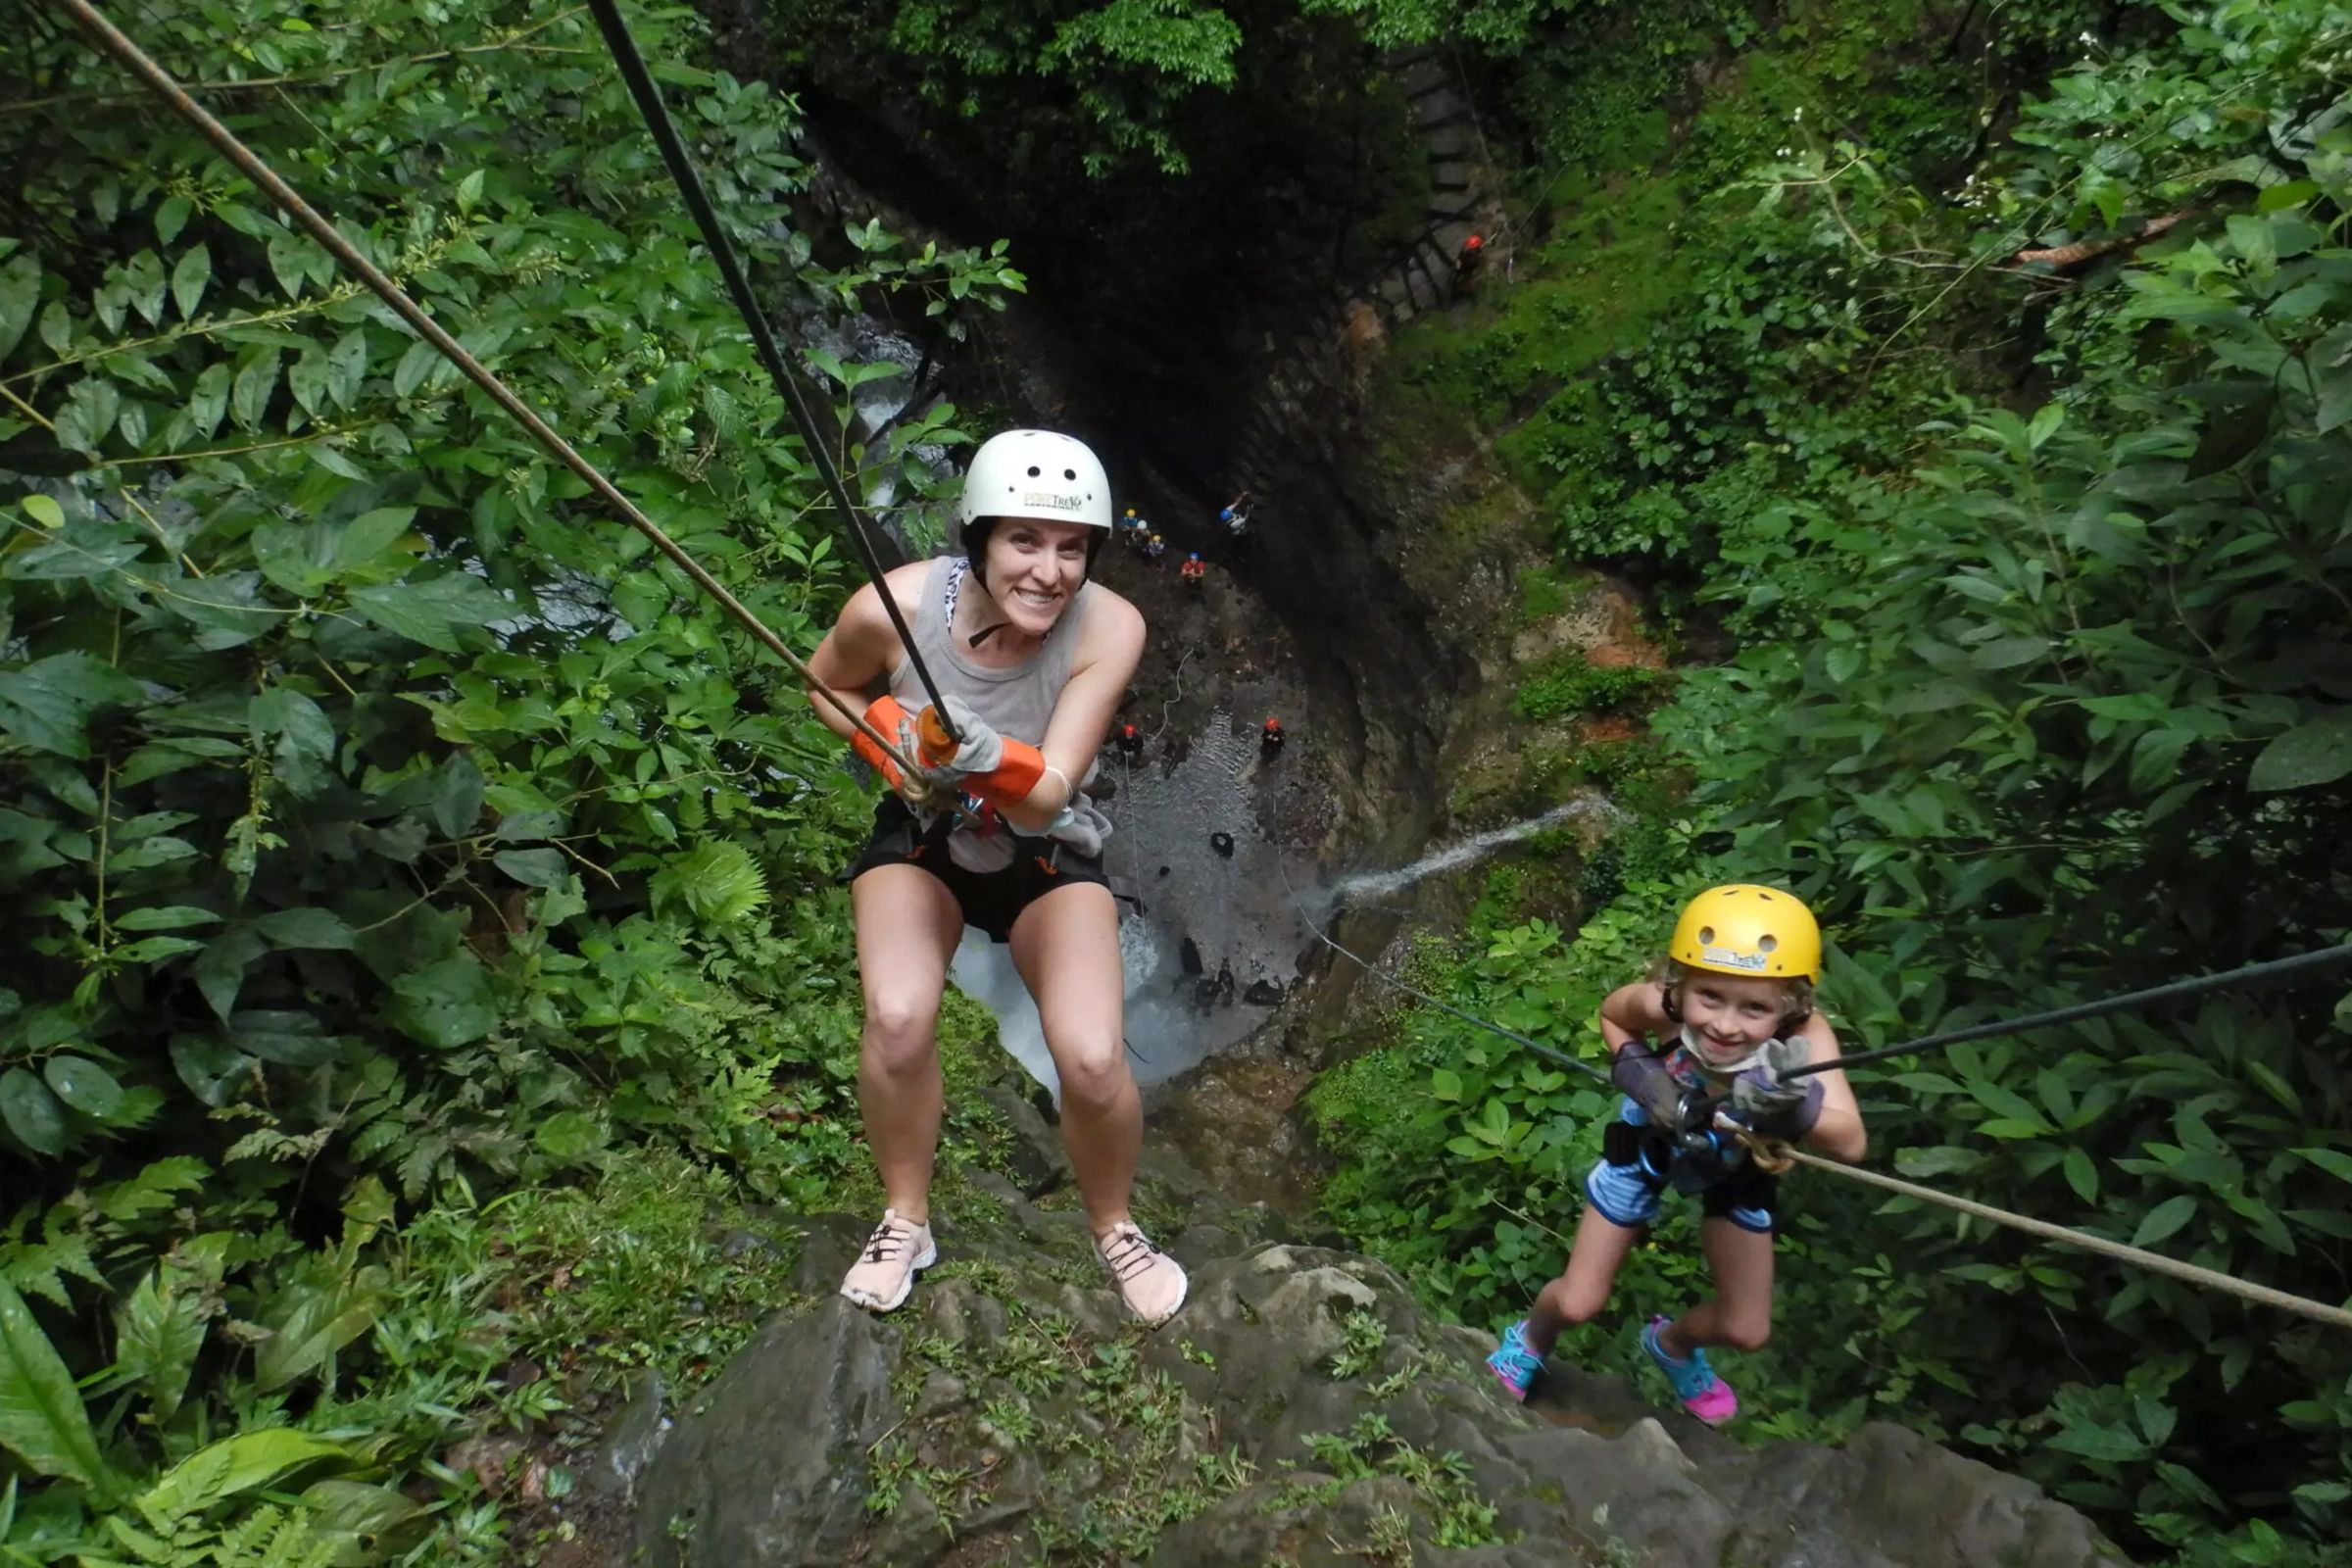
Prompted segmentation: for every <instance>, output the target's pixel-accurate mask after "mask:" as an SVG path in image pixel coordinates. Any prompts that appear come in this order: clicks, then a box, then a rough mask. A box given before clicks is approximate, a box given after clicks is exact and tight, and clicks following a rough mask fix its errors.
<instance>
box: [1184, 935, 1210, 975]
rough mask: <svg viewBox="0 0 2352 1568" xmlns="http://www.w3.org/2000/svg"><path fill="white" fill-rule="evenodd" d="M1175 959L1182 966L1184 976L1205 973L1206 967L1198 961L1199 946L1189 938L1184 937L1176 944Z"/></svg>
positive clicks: (1199, 957) (1199, 954) (1199, 959)
mask: <svg viewBox="0 0 2352 1568" xmlns="http://www.w3.org/2000/svg"><path fill="white" fill-rule="evenodd" d="M1176 957H1177V961H1178V962H1179V963H1181V964H1183V965H1184V972H1185V973H1186V974H1189V975H1198V974H1204V973H1206V972H1207V965H1206V964H1204V963H1202V962H1201V944H1200V943H1198V942H1195V941H1194V940H1193V939H1192V938H1191V937H1186V938H1185V939H1184V940H1183V941H1182V942H1181V943H1178V944H1177V947H1176Z"/></svg>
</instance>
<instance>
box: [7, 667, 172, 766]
mask: <svg viewBox="0 0 2352 1568" xmlns="http://www.w3.org/2000/svg"><path fill="white" fill-rule="evenodd" d="M141 696H142V693H141V692H140V690H139V684H138V682H136V681H134V680H132V679H131V678H130V677H129V676H127V675H125V674H123V672H122V671H121V670H118V669H116V668H115V667H114V666H113V665H112V664H109V663H107V662H105V661H103V660H100V659H96V658H93V657H92V656H90V655H88V654H52V655H51V656H50V657H48V658H47V659H42V660H36V661H35V662H32V663H29V664H25V665H24V666H23V667H21V668H18V669H12V670H6V671H0V730H5V731H7V732H8V733H10V734H12V735H14V736H15V737H16V738H17V739H18V740H19V741H21V742H23V743H24V744H25V745H26V746H29V747H31V748H32V749H33V750H35V751H42V752H54V753H56V754H57V755H59V756H61V757H72V758H77V759H78V758H85V757H87V756H89V755H90V749H89V741H88V738H87V736H86V735H85V733H84V726H85V724H86V722H87V720H88V718H89V716H90V714H91V713H93V712H95V711H98V710H99V709H101V708H105V707H107V706H109V705H113V704H123V703H135V702H138V701H139V700H140V698H141Z"/></svg>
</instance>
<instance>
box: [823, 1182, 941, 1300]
mask: <svg viewBox="0 0 2352 1568" xmlns="http://www.w3.org/2000/svg"><path fill="white" fill-rule="evenodd" d="M938 1261H939V1249H938V1248H936V1247H934V1246H932V1245H931V1227H930V1226H928V1225H917V1224H915V1223H913V1222H912V1221H910V1220H904V1219H901V1218H899V1211H898V1210H897V1209H895V1208H886V1209H884V1210H883V1211H882V1223H881V1224H879V1225H877V1226H875V1227H874V1234H873V1235H871V1236H869V1237H867V1238H866V1239H865V1250H863V1251H862V1252H859V1253H858V1261H857V1262H856V1263H855V1264H853V1265H851V1268H850V1271H849V1273H847V1274H845V1275H843V1276H842V1281H841V1294H842V1295H844V1296H846V1297H848V1298H849V1299H851V1300H853V1301H855V1302H857V1303H858V1305H859V1306H862V1307H864V1308H865V1309H866V1310H867V1311H869V1312H890V1311H895V1310H897V1309H898V1307H899V1306H900V1305H902V1304H903V1303H904V1302H905V1301H906V1299H907V1292H909V1291H911V1290H913V1289H914V1275H915V1271H916V1270H917V1269H926V1268H929V1267H930V1266H931V1265H932V1264H934V1263H936V1262H938Z"/></svg>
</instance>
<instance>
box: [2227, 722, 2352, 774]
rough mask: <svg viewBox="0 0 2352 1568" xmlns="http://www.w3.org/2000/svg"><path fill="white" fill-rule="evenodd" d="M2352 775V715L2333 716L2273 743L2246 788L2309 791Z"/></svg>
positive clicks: (2259, 759)
mask: <svg viewBox="0 0 2352 1568" xmlns="http://www.w3.org/2000/svg"><path fill="white" fill-rule="evenodd" d="M2347 773H2352V712H2348V713H2329V714H2327V715H2326V716H2324V717H2321V718H2315V719H2312V720H2310V721H2309V722H2307V723H2303V724H2298V725H2296V726H2295V727H2294V728H2293V729H2290V730H2288V731H2287V732H2286V733H2285V734H2283V735H2281V736H2279V737H2278V739H2276V740H2274V741H2272V742H2271V743H2270V744H2269V745H2268V746H2265V747H2264V748H2263V749H2262V752H2261V755H2259V756H2258V757H2256V758H2255V759H2254V770H2253V771H2252V772H2251V773H2250V774H2248V775H2247V778H2246V787H2247V788H2248V789H2256V790H2307V789H2311V788H2313V787H2314V786H2316V785H2321V784H2332V783H2334V782H2335V781H2336V780H2337V779H2339V778H2342V777H2343V776H2344V775H2345V774H2347Z"/></svg>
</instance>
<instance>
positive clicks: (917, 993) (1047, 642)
mask: <svg viewBox="0 0 2352 1568" xmlns="http://www.w3.org/2000/svg"><path fill="white" fill-rule="evenodd" d="M958 513H959V526H958V538H957V540H956V544H957V545H958V546H959V549H958V550H956V551H955V552H951V553H950V554H949V555H946V556H942V557H940V558H938V559H937V560H933V561H930V562H925V563H918V564H911V565H907V566H901V567H899V568H897V569H896V570H894V571H892V572H890V573H888V574H887V575H886V576H885V577H884V578H883V579H882V587H883V590H884V591H886V592H888V593H889V594H890V596H891V599H892V601H893V604H892V605H890V606H886V605H885V604H884V603H883V600H882V598H881V595H880V594H879V593H877V591H876V589H875V587H874V585H872V584H869V585H867V586H866V587H863V588H860V589H859V590H858V592H857V593H856V594H855V595H853V596H852V597H851V599H850V602H849V604H848V605H847V606H846V607H844V609H843V611H842V613H841V618H840V619H839V620H838V621H836V622H835V623H834V625H833V629H832V630H831V631H830V632H829V633H827V635H826V637H825V640H824V642H823V643H822V644H821V645H820V646H819V647H818V649H817V651H816V654H815V656H814V657H813V658H812V659H811V660H810V661H809V670H810V673H811V675H812V677H813V681H814V683H815V684H812V686H811V688H810V697H811V699H812V700H814V701H815V703H816V711H817V714H818V716H819V717H821V718H822V719H823V720H824V721H825V723H826V724H827V725H828V726H830V727H831V728H832V729H833V731H834V732H835V733H836V734H839V735H841V736H843V737H844V738H845V739H848V740H849V741H850V742H851V744H852V745H853V746H854V747H855V748H856V749H857V750H858V754H859V755H860V756H862V757H864V758H865V760H867V761H868V762H870V763H872V764H873V765H874V766H875V768H876V769H877V770H878V771H879V772H880V773H881V775H882V777H883V779H884V781H885V782H886V783H887V784H888V785H889V786H890V789H891V793H890V794H888V795H886V796H884V797H883V798H882V801H881V803H880V805H879V807H878V808H877V809H876V810H875V812H874V832H873V837H872V839H871V840H870V841H869V842H868V843H867V845H866V848H865V851H864V853H863V854H861V855H860V856H858V858H857V860H856V861H855V862H854V863H853V864H852V865H851V867H850V869H849V871H848V873H847V879H848V880H849V882H850V896H851V905H852V908H853V910H854V913H855V918H856V922H857V931H858V975H859V979H860V982H861V984H862V987H863V990H864V994H865V1028H864V1038H863V1042H862V1047H861V1050H860V1054H859V1057H858V1104H859V1108H860V1111H861V1113H862V1115H863V1118H864V1123H865V1134H866V1142H867V1143H868V1144H869V1145H870V1146H872V1148H873V1151H874V1160H875V1163H876V1165H877V1166H878V1167H879V1169H880V1173H881V1178H882V1193H883V1202H884V1205H885V1206H884V1209H883V1214H882V1221H881V1223H880V1224H879V1225H877V1226H876V1227H875V1228H874V1232H873V1235H872V1236H870V1237H869V1238H868V1239H867V1241H866V1244H865V1247H864V1250H862V1251H861V1252H860V1253H859V1254H858V1261H857V1263H856V1264H855V1265H854V1266H853V1267H852V1268H851V1269H850V1271H849V1274H848V1277H847V1278H845V1279H844V1280H843V1281H842V1286H841V1292H842V1295H844V1296H846V1297H848V1298H849V1299H851V1300H852V1301H855V1302H857V1303H858V1305H860V1306H863V1307H866V1308H868V1309H870V1310H873V1311H877V1312H887V1311H890V1310H892V1309H893V1308H895V1307H897V1306H899V1305H900V1304H901V1303H902V1302H904V1301H905V1300H906V1299H907V1293H908V1292H909V1291H910V1290H911V1289H912V1287H913V1283H914V1276H915V1273H916V1271H917V1270H920V1269H922V1268H926V1267H928V1266H929V1265H930V1264H931V1263H933V1262H934V1261H935V1260H936V1257H937V1249H936V1246H935V1244H934V1242H933V1239H932V1233H931V1227H930V1190H931V1172H932V1161H933V1157H934V1155H935V1153H936V1152H937V1150H938V1145H939V1126H940V1114H941V1102H942V1096H943V1089H942V1084H941V1078H940V1068H939V1042H938V1035H937V1025H938V1021H939V1006H940V999H941V995H942V993H943V991H944V989H945V987H946V984H947V973H948V964H949V962H950V960H951V959H952V958H953V957H954V956H955V953H956V944H957V942H958V941H959V940H960V938H961V936H962V933H963V928H964V927H965V926H966V925H971V926H975V927H977V928H979V929H980V930H981V931H983V932H985V933H986V934H987V935H988V937H989V939H990V940H991V941H994V942H1001V943H1005V944H1008V945H1009V946H1010V948H1011V952H1012V961H1013V965H1014V967H1015V968H1016V969H1017V970H1018V971H1019V972H1020V976H1021V979H1022V982H1023V983H1024V984H1025V985H1027V986H1028V988H1029V993H1030V995H1031V996H1032V997H1034V998H1035V999H1036V1001H1037V1010H1038V1016H1039V1018H1040V1019H1041V1020H1042V1021H1043V1023H1044V1025H1045V1036H1046V1045H1047V1047H1048V1049H1049V1050H1050V1051H1051V1052H1052V1053H1053V1056H1054V1071H1055V1073H1056V1074H1057V1076H1058V1077H1059V1079H1060V1082H1061V1126H1062V1137H1063V1140H1064V1142H1065V1143H1066V1144H1067V1146H1068V1149H1069V1153H1070V1165H1071V1168H1072V1170H1073V1171H1074V1172H1075V1173H1076V1176H1077V1180H1078V1188H1079V1193H1080V1196H1081V1198H1082V1199H1083V1201H1084V1202H1085V1206H1086V1214H1087V1219H1088V1222H1089V1224H1090V1226H1091V1228H1092V1230H1093V1233H1094V1237H1095V1247H1096V1250H1097V1253H1098V1255H1099V1256H1100V1257H1101V1258H1102V1260H1103V1266H1104V1267H1105V1268H1106V1269H1107V1270H1108V1271H1109V1272H1110V1274H1111V1277H1112V1279H1113V1280H1115V1281H1116V1283H1117V1285H1118V1289H1119V1294H1120V1296H1121V1297H1122V1298H1123V1299H1125V1301H1126V1304H1127V1307H1128V1310H1130V1311H1131V1312H1133V1313H1134V1314H1135V1315H1136V1316H1137V1317H1138V1318H1140V1319H1142V1320H1143V1321H1145V1322H1146V1323H1153V1324H1156V1323H1161V1322H1165V1321H1166V1320H1167V1319H1168V1318H1169V1317H1170V1316H1172V1315H1173V1314H1174V1313H1175V1311H1176V1309H1177V1308H1178V1307H1179V1306H1181V1305H1182V1304H1183V1302H1184V1292H1185V1276H1184V1270H1183V1269H1182V1268H1181V1267H1179V1266H1178V1265H1177V1263H1176V1260H1175V1259H1173V1258H1171V1257H1169V1256H1168V1255H1167V1254H1166V1253H1164V1252H1161V1251H1160V1250H1157V1249H1156V1248H1154V1247H1153V1246H1152V1243H1151V1242H1150V1240H1149V1239H1147V1238H1146V1237H1145V1235H1144V1233H1143V1231H1142V1230H1141V1229H1139V1228H1138V1227H1137V1226H1136V1224H1135V1222H1134V1220H1133V1218H1132V1216H1131V1215H1130V1214H1129V1212H1128V1201H1129V1196H1130V1192H1131V1190H1132V1188H1133V1186H1134V1181H1135V1167H1136V1159H1137V1155H1138V1153H1139V1152H1140V1150H1141V1146H1142V1141H1143V1108H1142V1102H1141V1100H1140V1098H1139V1096H1138V1095H1137V1092H1136V1086H1135V1079H1134V1076H1133V1074H1132V1073H1131V1072H1130V1071H1129V1070H1128V1066H1127V1056H1126V1048H1125V1045H1124V1041H1123V1032H1122V1031H1123V1022H1124V1019H1123V1007H1124V984H1123V979H1122V971H1121V967H1120V960H1119V938H1118V912H1117V908H1116V907H1115V906H1114V905H1113V904H1112V902H1111V896H1110V888H1109V884H1108V880H1107V878H1106V877H1105V875H1104V873H1103V861H1102V853H1103V839H1104V838H1105V837H1106V836H1107V835H1108V833H1109V832H1110V822H1109V820H1108V818H1106V817H1105V816H1104V815H1103V813H1102V811H1101V810H1100V809H1098V808H1097V807H1096V806H1095V805H1094V803H1093V802H1092V801H1091V800H1089V799H1088V798H1087V796H1086V795H1085V794H1084V793H1083V787H1084V785H1085V784H1086V782H1087V780H1088V777H1089V776H1090V772H1091V769H1092V768H1093V766H1094V762H1095V759H1096V756H1097V754H1098V752H1099V751H1100V750H1101V748H1102V745H1103V735H1104V733H1105V732H1106V731H1107V730H1108V729H1109V727H1110V722H1111V718H1112V715H1113V713H1114V712H1115V711H1116V709H1117V706H1118V703H1119V701H1120V699H1121V697H1122V696H1123V695H1124V694H1125V692H1126V689H1127V682H1128V680H1129V678H1130V677H1131V676H1133V674H1134V673H1135V667H1136V663H1137V661H1138V660H1140V659H1141V658H1142V656H1143V649H1144V618H1143V615H1142V614H1141V613H1139V612H1138V611H1137V610H1136V608H1135V607H1134V606H1133V605H1131V604H1129V603H1128V602H1127V601H1126V600H1124V599H1122V598H1120V597H1119V596H1118V595H1117V594H1115V593H1113V592H1111V591H1110V590H1109V589H1107V588H1104V587H1103V586H1102V585H1101V584H1099V583H1095V582H1091V581H1089V580H1088V575H1089V571H1090V568H1091V567H1092V566H1093V564H1094V563H1095V558H1096V557H1097V555H1099V554H1100V553H1101V551H1102V548H1103V542H1104V541H1105V540H1107V539H1108V538H1109V537H1110V532H1111V526H1112V523H1111V518H1112V512H1111V506H1110V485H1109V481H1108V479H1107V478H1106V476H1105V475H1104V473H1103V465H1102V464H1101V462H1099V461H1098V460H1097V459H1096V457H1095V455H1094V453H1093V452H1092V451H1090V450H1089V449H1088V448H1087V447H1086V446H1085V445H1084V444H1083V443H1081V442H1079V441H1076V440H1074V439H1072V438H1071V437H1069V436H1066V435H1059V434H1056V433H1054V432H1052V431H1046V430H1008V431H1006V432H1005V433H1004V434H1001V435H998V436H996V437H994V438H992V439H990V440H989V441H988V442H986V443H985V444H983V445H982V446H981V448H980V450H979V451H978V452H977V453H976V454H975V455H974V456H973V459H972V466H971V469H970V471H969V472H968V473H967V474H966V475H965V477H964V484H963V497H962V502H961V505H960V507H959V509H958ZM893 608H895V609H896V611H897V612H898V613H897V614H896V615H893V614H892V613H891V610H892V609H893ZM902 626H903V627H905V628H907V634H905V635H903V634H902V632H901V630H900V628H901V627H902ZM909 637H910V638H911V646H909ZM818 685H821V686H823V687H825V688H829V689H830V690H831V691H832V692H833V693H834V694H835V695H836V696H839V697H842V698H845V699H848V700H849V701H850V704H851V706H852V707H853V708H855V707H857V706H859V705H863V706H864V711H865V716H866V719H867V721H868V722H869V723H871V724H872V725H873V726H874V728H876V729H877V730H879V731H880V732H881V733H883V734H884V735H886V736H890V737H892V738H894V739H895V740H896V741H897V742H898V743H899V750H900V752H901V753H902V754H904V755H905V756H907V757H908V758H911V759H919V761H918V763H917V772H916V773H915V775H914V776H911V777H909V776H907V774H906V773H905V772H904V771H903V770H902V769H901V768H900V767H899V765H898V763H897V762H896V761H894V760H892V759H891V758H890V757H889V756H888V754H886V753H885V752H884V751H883V750H882V749H881V748H880V747H878V746H876V745H874V743H873V742H872V741H871V740H870V739H868V738H866V737H865V736H864V735H863V734H860V733H858V732H857V731H855V730H854V728H853V726H852V725H851V722H850V720H849V719H848V718H847V717H846V716H845V715H844V714H843V713H841V712H840V711H836V710H835V709H834V708H833V706H832V705H831V704H829V703H827V702H825V701H823V700H821V699H819V698H818V694H817V689H816V687H817V686H818ZM927 691H930V692H936V693H937V694H938V696H937V701H936V703H935V704H934V705H932V708H931V709H929V710H925V709H924V708H923V704H924V702H925V696H926V692H927ZM869 698H870V702H869V701H868V699H869ZM943 720H944V723H943V722H942V721H943ZM926 741H928V744H926ZM1073 781H1075V782H1073Z"/></svg>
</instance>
